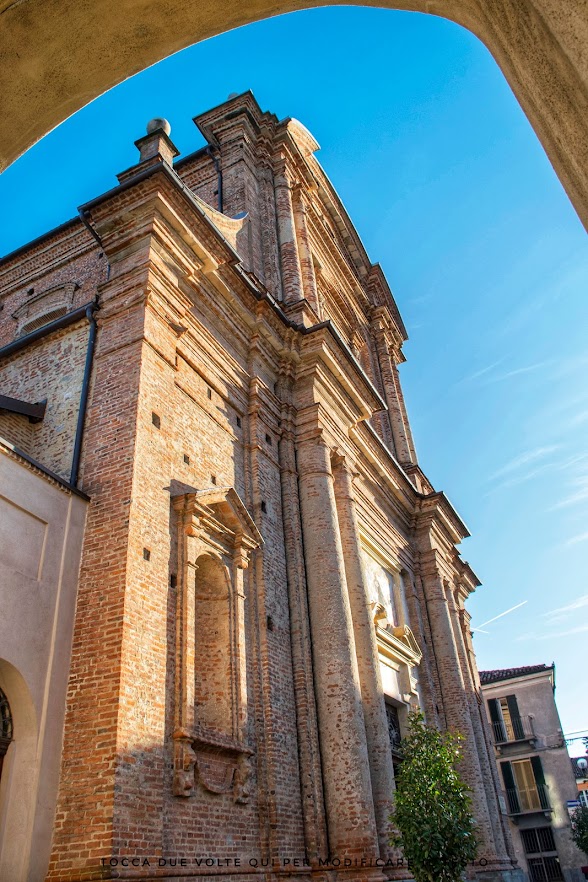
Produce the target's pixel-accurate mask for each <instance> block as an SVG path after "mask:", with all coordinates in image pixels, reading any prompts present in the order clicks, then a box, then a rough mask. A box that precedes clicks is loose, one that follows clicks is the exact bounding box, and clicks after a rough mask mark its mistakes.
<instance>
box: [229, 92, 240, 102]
mask: <svg viewBox="0 0 588 882" xmlns="http://www.w3.org/2000/svg"><path fill="white" fill-rule="evenodd" d="M238 97H239V93H238V92H231V94H230V95H229V97H228V98H227V101H230V100H231V98H238Z"/></svg>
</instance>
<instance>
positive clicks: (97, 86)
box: [0, 0, 588, 224]
mask: <svg viewBox="0 0 588 882" xmlns="http://www.w3.org/2000/svg"><path fill="white" fill-rule="evenodd" d="M318 5H325V3H324V0H322V2H320V3H319V2H318V0H278V2H275V0H237V2H229V0H201V2H198V3H193V2H188V0H138V2H131V0H94V2H93V3H92V4H91V5H88V4H83V3H78V4H76V3H71V2H70V0H26V2H22V0H0V96H1V101H2V106H1V108H0V114H1V119H2V126H1V127H0V169H2V168H4V167H5V166H6V165H8V164H9V163H11V162H13V161H14V159H16V158H17V157H18V156H19V155H20V154H21V153H23V152H24V151H25V150H26V149H27V148H28V147H30V146H31V145H32V144H34V143H35V141H37V140H39V138H41V137H42V136H43V135H44V134H45V133H46V132H48V131H50V130H51V129H52V128H54V127H55V126H56V125H58V124H59V123H60V122H62V121H63V120H64V119H66V118H67V117H68V116H70V115H71V114H72V113H74V112H75V111H76V110H79V109H80V107H83V106H84V105H85V104H87V103H88V102H89V101H91V100H92V99H93V98H96V97H97V96H98V95H100V94H102V93H103V92H105V91H106V90H107V89H109V88H112V87H113V86H115V85H116V84H117V83H120V82H121V81H122V80H124V79H126V78H127V77H129V76H132V75H133V74H135V73H138V72H139V71H140V70H143V69H144V68H146V67H148V66H150V65H152V64H154V63H155V62H157V61H159V60H160V59H162V58H165V57H167V56H168V55H171V54H172V53H174V52H177V51H179V50H180V49H184V48H185V47H186V46H190V45H192V44H194V43H197V42H199V41H200V40H204V39H207V38H208V37H211V36H214V35H216V34H219V33H222V32H224V31H227V30H231V29H232V28H236V27H239V26H241V25H244V24H248V23H250V22H253V21H258V20H260V19H263V18H267V17H269V16H272V15H278V14H279V13H284V12H291V11H293V10H296V9H305V8H308V7H312V6H318ZM366 5H378V6H382V7H384V8H391V9H402V10H409V11H415V12H425V13H430V14H433V15H439V16H442V17H444V18H447V19H450V20H452V21H454V22H456V23H457V24H460V25H462V26H463V27H465V28H467V29H468V30H470V31H472V33H474V34H475V35H476V36H477V37H478V38H479V39H480V40H481V41H482V42H483V43H484V44H485V45H486V46H487V48H488V49H489V51H490V52H491V53H492V55H493V56H494V58H495V59H496V61H497V63H498V65H499V66H500V68H501V70H502V71H503V73H504V75H505V77H506V79H507V80H508V82H509V83H510V86H511V87H512V89H513V91H514V93H515V95H516V96H517V98H518V100H519V102H520V104H521V106H522V107H523V110H524V111H525V113H526V114H527V116H528V118H529V120H530V122H531V125H532V126H533V128H534V129H535V132H536V133H537V136H538V137H539V140H540V141H541V143H542V144H543V146H544V148H545V150H546V152H547V154H548V156H549V158H550V160H551V162H552V164H553V166H554V168H555V170H556V172H557V174H558V175H559V177H560V179H561V181H562V184H563V185H564V187H565V188H566V190H567V192H568V195H569V196H570V199H571V201H572V203H573V204H574V206H575V207H576V210H577V212H578V214H579V216H580V218H581V219H582V220H583V221H584V223H585V224H588V112H587V111H588V52H587V51H586V46H587V45H588V16H587V15H586V11H585V9H586V7H585V4H582V3H580V2H579V0H495V2H493V3H488V2H487V0H380V2H379V3H366Z"/></svg>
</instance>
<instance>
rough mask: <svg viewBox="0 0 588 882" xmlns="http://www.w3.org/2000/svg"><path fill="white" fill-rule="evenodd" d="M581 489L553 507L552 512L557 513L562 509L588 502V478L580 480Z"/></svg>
mask: <svg viewBox="0 0 588 882" xmlns="http://www.w3.org/2000/svg"><path fill="white" fill-rule="evenodd" d="M579 483H580V485H583V486H580V489H576V490H574V491H573V492H572V493H570V494H569V496H565V497H564V498H563V499H560V501H559V502H556V503H555V505H553V506H552V507H551V509H550V510H551V511H557V510H558V509H560V508H569V507H570V506H572V505H579V504H580V503H582V502H588V476H587V477H585V478H583V479H581V480H580V482H579Z"/></svg>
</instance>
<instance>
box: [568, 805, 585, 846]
mask: <svg viewBox="0 0 588 882" xmlns="http://www.w3.org/2000/svg"><path fill="white" fill-rule="evenodd" d="M571 827H572V834H571V835H572V839H573V840H574V842H575V843H576V845H577V846H578V848H579V849H580V851H583V852H585V853H586V854H588V808H586V806H580V808H578V809H576V811H575V812H574V814H573V815H572V820H571Z"/></svg>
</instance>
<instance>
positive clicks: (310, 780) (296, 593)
mask: <svg viewBox="0 0 588 882" xmlns="http://www.w3.org/2000/svg"><path fill="white" fill-rule="evenodd" d="M292 382H293V380H292V376H291V369H290V367H289V366H285V368H284V370H283V373H282V376H281V378H280V382H279V397H280V400H281V402H282V418H281V423H280V429H281V433H282V434H281V438H280V443H279V457H280V480H281V490H282V507H283V511H284V544H285V548H286V568H287V576H288V598H289V608H290V623H291V624H290V628H291V644H292V663H293V667H294V670H295V672H296V673H295V676H294V692H295V700H296V724H297V730H298V750H299V757H300V782H301V791H302V811H303V818H304V836H305V846H306V853H307V854H308V856H309V859H310V862H311V864H313V863H315V862H316V861H317V859H318V858H323V859H324V858H326V857H327V831H326V824H325V806H324V794H323V787H322V771H321V759H320V745H319V737H318V726H317V710H316V703H315V696H314V685H313V670H312V650H311V637H310V622H309V615H308V596H307V590H306V571H305V562H304V548H303V543H302V524H301V520H300V500H299V497H298V472H297V468H296V446H295V440H294V439H295V430H294V416H295V409H294V407H293V405H292Z"/></svg>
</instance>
